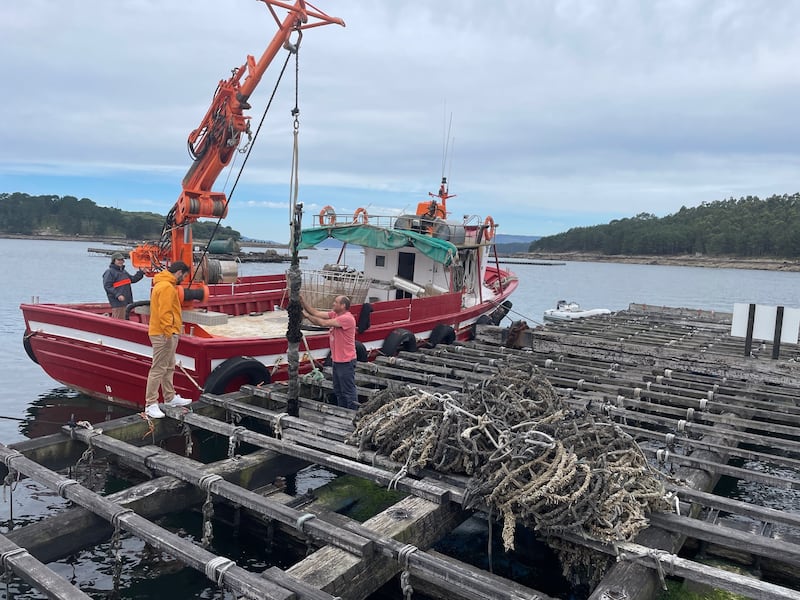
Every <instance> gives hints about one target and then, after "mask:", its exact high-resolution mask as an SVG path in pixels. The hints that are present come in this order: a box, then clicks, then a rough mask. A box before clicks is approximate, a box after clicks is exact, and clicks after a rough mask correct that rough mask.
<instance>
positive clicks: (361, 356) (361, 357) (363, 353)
mask: <svg viewBox="0 0 800 600" xmlns="http://www.w3.org/2000/svg"><path fill="white" fill-rule="evenodd" d="M356 360H357V361H358V362H367V361H368V360H369V352H368V351H367V347H366V346H365V345H364V344H362V343H361V342H359V341H358V340H356ZM332 364H333V360H332V359H331V353H330V351H329V352H328V356H326V357H325V360H324V361H323V362H322V366H323V367H330V366H331V365H332Z"/></svg>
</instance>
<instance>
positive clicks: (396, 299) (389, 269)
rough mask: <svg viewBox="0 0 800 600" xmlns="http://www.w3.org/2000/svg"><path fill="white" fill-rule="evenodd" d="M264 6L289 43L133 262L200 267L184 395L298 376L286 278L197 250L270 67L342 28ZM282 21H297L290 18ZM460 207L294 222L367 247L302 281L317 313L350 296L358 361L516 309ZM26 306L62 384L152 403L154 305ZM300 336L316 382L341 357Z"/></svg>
mask: <svg viewBox="0 0 800 600" xmlns="http://www.w3.org/2000/svg"><path fill="white" fill-rule="evenodd" d="M261 1H262V2H264V3H265V5H266V6H267V8H268V9H269V11H270V13H271V14H272V16H273V17H274V19H275V21H276V23H277V25H278V29H279V30H278V33H277V34H276V35H275V37H274V38H273V40H272V42H271V43H270V45H269V46H268V48H267V49H266V50H265V51H264V54H263V55H262V56H261V58H260V59H259V60H258V62H256V61H255V59H254V58H253V57H252V56H248V58H247V62H246V63H245V64H244V65H242V66H241V67H239V68H238V69H235V70H234V72H233V74H232V75H231V77H230V78H229V79H228V80H223V81H220V83H219V85H218V87H217V91H216V93H215V95H214V98H213V101H212V106H211V108H209V110H208V112H207V113H206V115H205V117H204V119H203V121H202V123H201V124H200V126H199V127H198V128H197V129H195V130H194V131H193V132H192V133H191V134H190V136H189V148H190V151H191V153H192V156H193V158H194V161H193V163H192V165H191V167H190V168H189V171H188V172H187V174H186V176H185V177H184V180H183V183H182V191H181V194H180V196H179V198H178V200H177V202H176V203H175V205H174V206H173V208H172V210H171V211H170V212H169V214H168V215H167V221H166V223H165V226H164V229H163V233H162V237H161V239H160V240H159V241H158V242H155V243H152V244H146V245H143V246H140V247H138V248H136V249H135V250H133V251H132V252H131V261H132V264H133V265H134V266H135V267H137V268H141V269H143V270H145V271H146V273H147V274H148V275H149V276H152V275H154V274H155V273H157V272H158V271H160V270H161V269H163V268H166V267H167V266H168V265H169V264H170V263H171V262H174V261H178V260H181V261H183V262H186V263H187V264H191V265H192V266H193V271H194V273H193V277H192V278H191V281H187V282H184V285H183V287H181V288H180V290H181V293H182V297H183V299H184V309H185V310H184V311H183V316H184V331H183V335H181V339H180V343H179V344H178V350H177V362H178V367H177V369H176V371H175V379H174V381H175V388H176V390H177V392H178V393H179V394H180V395H181V396H183V397H185V398H191V399H197V398H198V396H199V395H200V394H201V393H202V392H204V391H206V392H211V393H222V392H225V391H230V390H232V389H238V387H239V386H241V385H242V384H244V383H251V384H258V383H262V382H264V383H266V382H269V381H274V380H280V379H286V378H287V377H288V373H289V368H288V364H289V359H288V356H287V354H288V348H289V343H288V342H287V328H288V326H289V316H288V312H289V311H287V310H286V309H287V307H289V296H290V294H289V286H288V279H287V276H286V275H264V276H247V277H242V276H239V275H238V273H237V272H236V264H235V263H231V262H229V263H225V262H223V261H214V260H210V259H208V258H207V256H206V255H205V253H198V252H195V248H194V245H193V241H192V223H194V222H195V221H197V220H198V219H202V218H217V219H222V218H224V217H225V216H226V214H227V210H228V198H227V197H226V195H225V194H224V193H222V192H216V191H212V190H211V187H212V186H213V184H214V182H215V181H216V179H217V176H218V175H219V174H220V172H221V171H222V170H223V169H224V168H225V167H226V166H227V165H228V164H229V163H230V161H231V159H232V157H233V153H234V152H235V151H236V150H237V149H238V148H239V146H240V142H241V141H242V138H243V137H244V136H246V137H247V139H248V142H249V141H250V138H251V131H250V127H249V117H247V116H245V114H244V113H245V111H246V110H247V109H249V108H250V105H249V104H248V99H249V97H250V95H251V94H252V92H253V90H254V89H255V87H256V86H257V85H258V83H259V81H260V79H261V76H262V75H263V74H264V72H265V70H266V69H267V67H268V65H269V64H270V63H271V61H272V59H273V58H274V57H275V56H276V54H277V53H278V52H279V51H280V50H281V48H283V49H286V50H287V51H288V55H287V60H288V56H290V55H295V56H296V49H297V46H298V45H299V43H300V40H301V39H302V32H303V31H304V30H305V29H307V28H310V27H316V26H319V25H326V24H340V25H344V23H343V22H342V21H341V20H340V19H336V18H333V17H330V16H328V15H326V14H325V13H323V12H321V11H319V10H318V9H316V8H315V7H313V6H311V5H310V4H309V3H307V2H304V1H302V0H298V1H296V2H295V3H294V4H293V5H288V4H286V3H284V2H280V1H278V0H261ZM278 10H285V11H286V12H287V14H286V16H285V17H284V18H283V19H280V18H279V16H278ZM245 75H246V78H245V79H244V81H242V78H243V77H244V76H245ZM296 129H297V128H296V127H295V131H296ZM296 140H297V137H296V136H295V141H296ZM453 197H454V196H452V195H450V194H449V192H448V186H447V181H446V179H445V178H442V183H441V187H440V189H439V191H438V193H436V194H429V197H428V198H426V199H424V200H423V201H422V202H420V203H419V205H418V207H417V210H416V212H415V213H414V214H406V215H399V216H397V215H395V216H378V215H369V214H368V213H367V211H366V210H364V209H361V208H360V209H358V210H356V211H355V212H354V213H352V214H350V213H348V214H341V213H337V212H336V211H335V209H334V208H333V207H330V206H326V207H325V208H324V209H323V210H322V211H321V212H320V213H319V214H318V215H313V219H314V220H313V223H311V224H310V226H309V227H306V228H304V229H301V228H300V227H299V224H300V223H301V221H300V219H299V218H298V217H294V218H297V221H296V222H297V223H298V226H297V227H296V228H295V229H294V230H293V232H292V239H293V247H294V248H295V251H296V250H298V249H303V248H311V247H314V246H315V245H317V244H319V243H321V242H322V241H324V240H326V239H328V238H334V239H337V240H339V241H341V242H342V244H350V245H355V246H359V247H361V248H363V258H364V262H363V264H361V265H349V264H342V263H341V261H339V262H337V263H336V264H334V265H327V266H326V268H324V269H321V270H315V271H310V270H304V271H303V272H302V285H301V289H302V293H303V294H304V296H305V297H306V299H307V300H308V301H309V302H310V303H311V304H313V305H315V306H316V307H318V308H329V307H330V305H331V302H332V300H333V298H334V297H335V296H336V295H340V294H343V295H348V296H350V298H351V312H353V314H354V315H355V317H356V320H357V322H358V334H357V337H356V339H357V350H358V355H359V360H362V361H365V360H370V359H371V358H374V357H375V356H377V355H378V354H379V353H383V354H388V355H393V354H396V353H397V352H399V351H401V350H410V351H413V350H415V349H416V348H417V347H418V345H419V344H430V345H436V344H441V343H452V342H453V341H455V340H457V339H458V340H467V339H469V338H470V337H471V336H472V335H473V334H474V328H475V325H476V324H477V323H485V322H495V323H497V322H499V321H500V319H502V318H503V316H505V314H506V313H507V312H508V310H509V308H510V306H511V304H510V302H509V301H508V297H509V296H510V295H511V294H512V293H513V291H514V290H515V289H516V287H517V279H516V277H515V276H514V275H513V273H511V272H509V271H507V270H504V269H501V268H500V265H499V263H498V262H497V261H496V259H493V262H492V264H490V252H489V249H490V247H491V246H492V244H493V243H494V234H495V229H496V225H495V223H494V221H493V220H492V218H491V217H486V218H485V219H482V218H479V217H477V216H468V217H465V218H464V219H462V220H458V221H453V220H450V219H449V218H448V215H449V213H448V210H447V200H448V199H450V198H453ZM296 208H297V209H300V208H301V205H297V207H296ZM298 214H299V210H295V215H298ZM341 256H343V253H342V254H340V257H341ZM20 308H21V310H22V313H23V316H24V318H25V324H26V330H25V334H24V338H23V343H24V346H25V350H26V352H27V353H28V355H29V356H30V358H31V359H32V360H34V361H36V362H37V363H38V364H39V365H40V366H41V367H42V368H43V369H44V371H45V372H46V373H47V374H48V375H50V376H51V377H52V378H53V379H55V380H57V381H59V382H61V383H62V384H64V385H66V386H68V387H69V388H72V389H74V390H78V391H80V392H83V393H85V394H87V395H89V396H92V397H95V398H100V399H103V400H107V401H110V402H115V403H120V404H126V405H131V406H142V405H143V404H144V388H145V382H146V379H147V373H148V370H149V368H150V362H151V356H152V349H151V346H150V341H149V338H148V332H147V322H148V307H147V303H146V302H139V303H135V304H134V305H131V306H129V307H128V308H129V310H128V314H127V315H126V317H127V318H126V320H124V321H123V320H119V319H112V318H110V308H109V306H108V305H107V304H90V303H86V304H44V303H36V304H22V305H21V307H20ZM302 329H303V336H302V343H301V345H300V363H299V372H300V373H305V372H309V371H311V370H312V369H313V368H314V367H315V366H318V365H321V364H322V363H323V361H324V360H325V358H326V356H327V355H328V353H329V347H328V333H327V330H319V329H318V328H313V327H304V328H302Z"/></svg>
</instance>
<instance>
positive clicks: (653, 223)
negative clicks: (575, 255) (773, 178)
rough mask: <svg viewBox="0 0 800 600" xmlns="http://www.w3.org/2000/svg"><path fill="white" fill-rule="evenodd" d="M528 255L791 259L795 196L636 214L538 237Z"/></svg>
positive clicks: (798, 228) (797, 215)
mask: <svg viewBox="0 0 800 600" xmlns="http://www.w3.org/2000/svg"><path fill="white" fill-rule="evenodd" d="M529 251H530V252H537V251H538V252H590V253H600V254H608V255H620V254H621V255H631V254H650V255H682V254H703V255H707V256H738V257H753V258H756V257H777V258H797V257H800V194H792V195H787V194H784V195H782V196H778V195H775V196H771V197H769V198H767V199H766V200H760V199H759V198H758V197H757V196H747V197H742V198H739V199H738V200H736V199H734V198H729V199H728V200H718V201H714V202H703V203H702V204H701V205H700V206H697V207H694V208H686V207H685V206H683V207H681V209H680V210H679V211H678V212H677V213H675V214H671V215H668V216H666V217H661V218H659V217H656V216H655V215H652V214H649V213H640V214H638V215H636V216H635V217H631V218H627V219H618V220H614V221H611V222H610V223H608V224H605V225H595V226H593V227H574V228H572V229H570V230H568V231H565V232H564V233H559V234H557V235H551V236H547V237H542V238H540V239H538V240H536V241H534V242H532V243H531V245H530V247H529Z"/></svg>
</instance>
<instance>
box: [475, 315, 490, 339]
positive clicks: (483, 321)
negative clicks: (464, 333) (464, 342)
mask: <svg viewBox="0 0 800 600" xmlns="http://www.w3.org/2000/svg"><path fill="white" fill-rule="evenodd" d="M491 324H492V318H491V317H490V316H489V315H481V316H480V317H478V320H477V321H475V322H474V323H473V324H472V330H471V331H470V336H469V339H470V340H474V339H475V336H476V335H478V325H491Z"/></svg>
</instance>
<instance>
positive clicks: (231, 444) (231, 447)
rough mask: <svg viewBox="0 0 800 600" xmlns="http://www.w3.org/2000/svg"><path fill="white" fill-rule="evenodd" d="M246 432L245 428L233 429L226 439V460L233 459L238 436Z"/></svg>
mask: <svg viewBox="0 0 800 600" xmlns="http://www.w3.org/2000/svg"><path fill="white" fill-rule="evenodd" d="M244 431H247V427H235V428H234V429H233V431H232V432H231V435H230V436H229V437H228V458H233V456H234V454H235V453H236V446H238V445H239V434H240V433H242V432H244Z"/></svg>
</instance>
